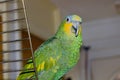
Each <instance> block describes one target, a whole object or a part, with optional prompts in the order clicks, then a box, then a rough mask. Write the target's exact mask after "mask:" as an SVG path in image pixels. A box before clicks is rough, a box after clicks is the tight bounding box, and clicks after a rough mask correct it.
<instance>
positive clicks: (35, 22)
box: [26, 0, 60, 39]
mask: <svg viewBox="0 0 120 80" xmlns="http://www.w3.org/2000/svg"><path fill="white" fill-rule="evenodd" d="M26 5H27V13H28V19H29V23H30V28H31V32H32V33H33V34H35V35H37V36H39V37H41V38H43V39H47V38H48V37H50V36H52V35H53V34H54V33H55V31H56V26H58V24H59V22H60V13H59V9H58V8H57V7H56V6H55V5H54V4H53V3H52V2H51V1H49V0H26Z"/></svg>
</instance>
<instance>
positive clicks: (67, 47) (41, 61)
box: [16, 15, 82, 80]
mask: <svg viewBox="0 0 120 80" xmlns="http://www.w3.org/2000/svg"><path fill="white" fill-rule="evenodd" d="M81 23H82V19H81V17H79V16H78V15H69V16H67V17H66V18H65V19H64V20H63V21H62V23H61V24H60V26H59V29H58V30H57V32H56V34H55V35H54V36H53V37H51V38H50V39H48V40H47V41H45V42H44V43H43V44H42V45H41V46H40V47H39V48H38V49H37V50H36V51H35V52H34V59H35V64H36V71H37V76H38V80H60V78H61V77H62V76H63V75H64V74H66V73H67V72H68V71H69V70H70V69H71V68H73V67H74V66H75V65H76V63H77V62H78V60H79V58H80V47H81V46H82V28H81ZM31 68H34V67H33V61H32V59H30V60H28V61H27V63H26V65H25V66H24V68H23V71H21V72H20V74H19V75H18V77H17V79H16V80H28V79H31V80H36V79H35V72H34V71H33V70H30V69H31Z"/></svg>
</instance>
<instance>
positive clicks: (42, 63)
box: [17, 37, 61, 80]
mask: <svg viewBox="0 0 120 80" xmlns="http://www.w3.org/2000/svg"><path fill="white" fill-rule="evenodd" d="M60 51H61V50H60V42H59V40H57V38H55V37H52V38H51V39H49V40H47V41H46V42H44V43H43V44H42V45H41V46H40V47H39V48H38V49H37V50H36V51H35V53H34V56H35V64H36V67H37V68H36V69H37V72H38V74H39V75H40V74H41V73H42V72H46V73H49V71H51V70H52V71H53V72H56V69H57V67H58V66H56V65H57V63H56V62H57V60H58V59H59V58H60V55H59V53H57V52H60ZM56 53H57V54H56ZM33 68H34V66H33V61H32V58H31V59H29V60H28V61H27V63H26V65H25V66H24V69H23V71H22V72H21V73H20V74H19V76H18V78H17V80H21V79H30V78H31V77H33V76H34V75H35V72H34V70H33ZM50 76H51V75H50Z"/></svg>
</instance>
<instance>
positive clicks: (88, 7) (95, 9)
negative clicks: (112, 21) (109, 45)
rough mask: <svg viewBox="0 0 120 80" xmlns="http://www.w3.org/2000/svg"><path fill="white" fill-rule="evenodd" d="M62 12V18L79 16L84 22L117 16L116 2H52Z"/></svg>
mask: <svg viewBox="0 0 120 80" xmlns="http://www.w3.org/2000/svg"><path fill="white" fill-rule="evenodd" d="M51 1H52V2H53V3H54V4H55V5H56V6H57V7H58V8H59V9H60V11H61V15H62V17H65V16H66V15H69V14H78V15H80V16H82V18H83V20H84V21H91V20H96V19H101V18H102V19H103V18H108V17H114V16H117V15H118V14H117V12H116V9H115V5H114V4H115V0H51Z"/></svg>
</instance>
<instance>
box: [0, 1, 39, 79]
mask: <svg viewBox="0 0 120 80" xmlns="http://www.w3.org/2000/svg"><path fill="white" fill-rule="evenodd" d="M14 1H19V2H20V3H21V4H22V7H18V8H15V9H7V10H3V11H0V15H3V14H7V15H8V14H13V13H19V11H22V12H23V14H24V17H22V18H15V19H7V20H5V21H0V24H1V25H4V24H8V25H9V24H14V23H16V22H19V24H20V22H21V21H24V22H25V26H26V27H23V26H21V25H19V26H20V28H18V29H12V30H6V31H0V35H4V34H10V33H15V32H21V31H27V33H28V37H26V38H22V39H15V40H6V41H2V40H0V44H1V45H4V44H8V45H9V43H15V42H23V41H26V40H28V41H29V45H30V46H29V47H27V48H21V49H13V50H0V55H6V54H9V55H10V54H11V53H12V54H16V52H21V54H22V51H28V50H29V51H31V54H32V60H33V66H34V68H32V69H30V70H33V71H34V72H35V76H36V80H38V78H37V71H36V66H35V62H34V55H33V47H32V41H31V35H30V25H29V21H28V16H27V11H26V3H25V1H24V0H4V1H0V4H8V3H14ZM2 27H4V26H2ZM7 27H11V26H7ZM29 59H30V58H27V59H17V60H0V64H6V63H15V62H22V61H27V60H29ZM19 71H22V69H18V70H16V69H15V70H0V74H4V73H13V72H19ZM6 80H7V79H6Z"/></svg>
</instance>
